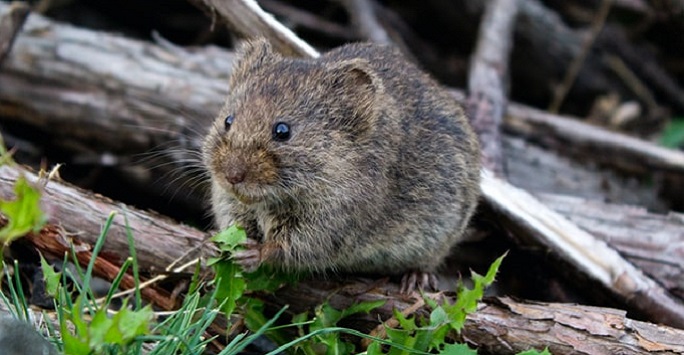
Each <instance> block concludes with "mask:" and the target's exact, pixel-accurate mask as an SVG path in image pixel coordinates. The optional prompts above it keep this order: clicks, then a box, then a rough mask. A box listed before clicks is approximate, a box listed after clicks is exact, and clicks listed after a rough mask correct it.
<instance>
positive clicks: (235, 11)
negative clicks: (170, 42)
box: [190, 0, 318, 57]
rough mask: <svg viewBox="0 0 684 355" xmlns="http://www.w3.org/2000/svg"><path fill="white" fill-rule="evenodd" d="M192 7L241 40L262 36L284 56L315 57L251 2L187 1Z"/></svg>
mask: <svg viewBox="0 0 684 355" xmlns="http://www.w3.org/2000/svg"><path fill="white" fill-rule="evenodd" d="M190 2H191V3H192V4H194V5H195V6H197V7H199V8H200V9H202V10H204V11H206V12H207V13H208V15H209V17H211V18H217V16H215V15H216V14H217V15H218V19H219V20H220V21H222V22H224V23H226V24H228V26H229V27H230V28H231V29H232V30H233V31H236V32H237V33H239V34H241V35H243V36H245V37H255V36H257V35H259V34H261V35H265V36H266V37H267V38H268V39H269V41H270V42H271V43H273V45H274V46H275V47H276V48H277V49H278V50H279V51H280V52H281V53H285V54H288V55H298V56H312V57H316V56H318V51H316V50H315V49H314V48H313V47H311V46H310V45H309V44H308V43H306V42H304V41H302V40H301V39H299V37H297V35H295V34H294V33H292V31H290V30H289V29H288V28H287V27H285V26H283V24H281V23H280V22H278V21H277V20H275V19H274V18H273V16H272V15H271V14H269V13H266V12H264V11H263V10H262V9H261V7H259V4H257V2H256V1H255V0H228V1H219V0H191V1H190Z"/></svg>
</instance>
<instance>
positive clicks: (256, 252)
mask: <svg viewBox="0 0 684 355" xmlns="http://www.w3.org/2000/svg"><path fill="white" fill-rule="evenodd" d="M242 245H243V246H244V247H245V249H244V250H240V251H236V252H234V253H233V255H232V256H231V258H232V259H233V261H235V262H236V263H237V264H238V265H240V266H241V267H242V270H243V271H245V272H254V271H256V269H257V268H258V267H259V265H261V246H260V244H259V243H258V242H257V241H255V240H254V239H249V238H247V240H246V241H245V242H244V243H243V244H242Z"/></svg>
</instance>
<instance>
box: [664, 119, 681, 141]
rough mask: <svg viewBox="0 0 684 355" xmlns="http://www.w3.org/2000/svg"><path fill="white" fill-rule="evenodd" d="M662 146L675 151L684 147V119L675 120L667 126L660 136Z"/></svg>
mask: <svg viewBox="0 0 684 355" xmlns="http://www.w3.org/2000/svg"><path fill="white" fill-rule="evenodd" d="M660 144H662V145H664V146H666V147H668V148H675V149H676V148H678V147H683V146H684V118H675V119H673V120H672V121H670V122H669V123H668V124H667V126H666V127H665V129H663V132H662V135H661V136H660Z"/></svg>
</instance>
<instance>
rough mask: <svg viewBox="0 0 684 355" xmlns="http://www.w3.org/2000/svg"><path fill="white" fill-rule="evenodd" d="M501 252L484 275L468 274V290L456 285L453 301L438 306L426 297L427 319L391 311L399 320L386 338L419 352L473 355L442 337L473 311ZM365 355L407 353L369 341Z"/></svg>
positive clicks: (492, 278) (461, 326) (460, 325)
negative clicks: (428, 312)
mask: <svg viewBox="0 0 684 355" xmlns="http://www.w3.org/2000/svg"><path fill="white" fill-rule="evenodd" d="M504 256H505V255H503V256H501V257H499V258H498V259H496V260H495V261H494V262H493V263H492V265H491V266H490V267H489V270H488V271H487V274H486V275H485V276H482V275H479V274H477V273H475V272H473V273H472V280H473V288H472V289H469V288H467V287H465V286H464V285H463V284H461V285H459V290H458V292H457V300H456V302H455V303H454V304H450V303H449V302H448V301H446V300H445V302H444V303H443V304H441V305H439V304H437V303H436V302H435V301H433V300H430V299H426V303H427V304H428V305H430V307H431V308H432V312H431V313H430V317H429V319H425V320H422V319H421V320H416V319H415V317H412V318H406V317H404V315H402V314H401V313H399V312H397V311H396V310H395V312H394V317H395V318H396V319H397V321H398V322H399V325H400V327H399V328H397V329H392V328H386V329H385V330H386V332H387V337H388V339H389V340H390V341H392V342H393V343H396V344H401V345H403V346H405V347H409V348H411V349H413V350H415V351H417V352H419V353H426V352H433V351H437V352H439V353H441V354H477V352H476V351H475V350H472V349H470V348H469V347H468V346H467V345H466V344H449V343H447V341H446V336H447V335H448V334H449V332H450V331H456V332H460V331H461V330H462V329H463V326H464V325H465V319H466V316H467V315H468V314H470V313H473V312H475V310H476V309H477V303H478V302H479V301H480V300H481V299H482V296H483V295H484V289H485V288H486V287H488V286H489V285H491V284H492V283H493V282H494V277H495V276H496V273H497V272H498V270H499V266H500V265H501V262H502V260H503V258H504ZM367 353H368V354H369V355H379V354H389V355H399V354H408V353H407V352H405V351H402V350H399V349H396V348H394V347H390V348H389V349H387V350H385V349H383V348H382V347H381V344H379V343H373V344H371V346H369V347H368V352H367Z"/></svg>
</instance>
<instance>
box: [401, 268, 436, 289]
mask: <svg viewBox="0 0 684 355" xmlns="http://www.w3.org/2000/svg"><path fill="white" fill-rule="evenodd" d="M416 289H418V290H432V291H435V290H437V276H435V274H433V273H431V272H425V271H409V272H407V273H405V274H404V276H402V278H401V287H400V288H399V292H401V293H402V294H405V295H408V294H410V293H412V292H413V291H415V290H416Z"/></svg>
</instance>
